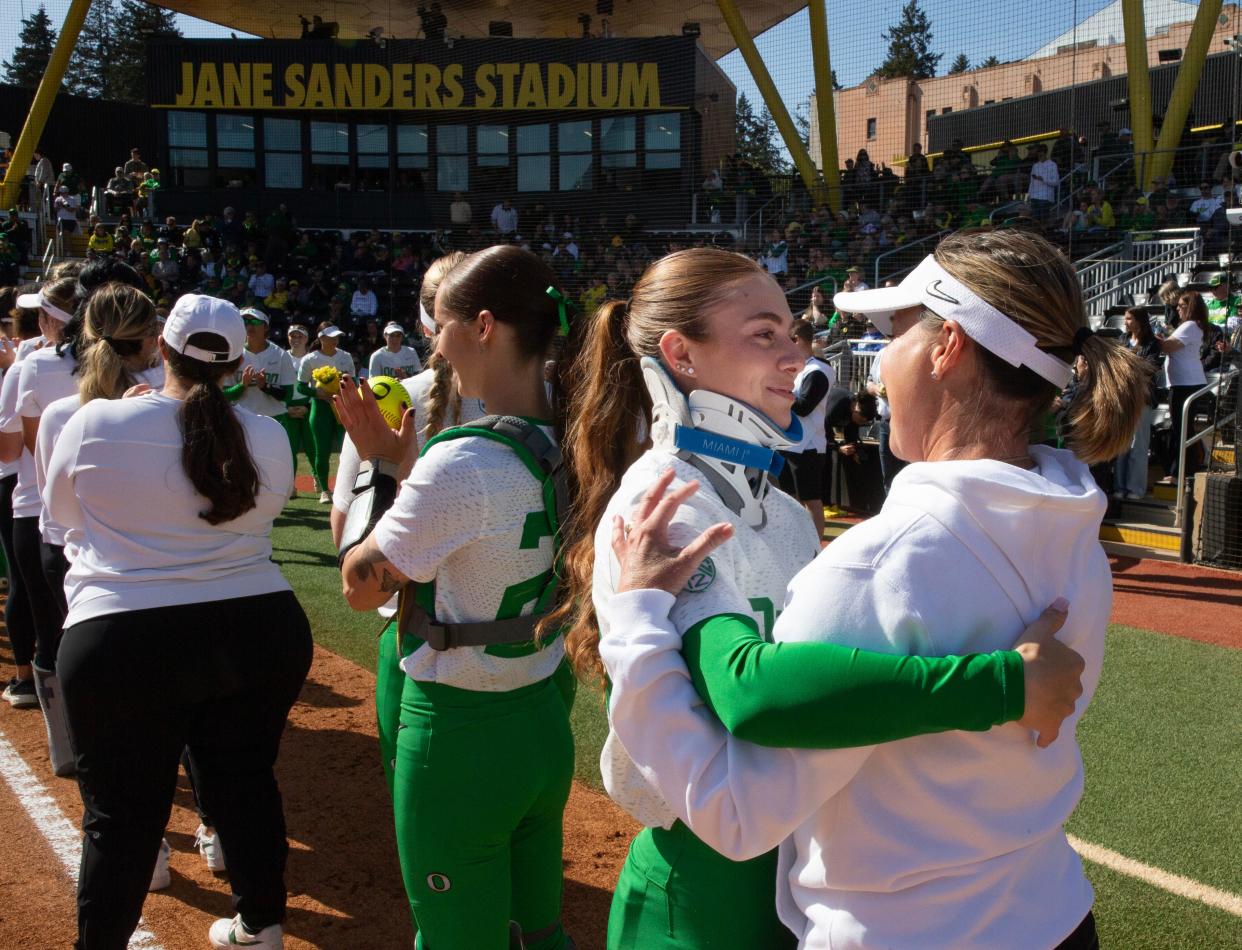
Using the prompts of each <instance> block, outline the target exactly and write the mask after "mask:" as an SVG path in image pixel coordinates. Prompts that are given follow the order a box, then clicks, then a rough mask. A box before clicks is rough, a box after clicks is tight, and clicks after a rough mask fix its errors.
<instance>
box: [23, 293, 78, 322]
mask: <svg viewBox="0 0 1242 950" xmlns="http://www.w3.org/2000/svg"><path fill="white" fill-rule="evenodd" d="M17 306H19V307H21V308H22V309H23V310H42V311H43V312H44V313H46V314H47V315H48V316H49V317H52V318H54V319H56V320H59V321H60V322H61V323H68V322H69V321H70V320H72V319H73V314H71V313H65V311H63V310H61V309H60V307H58V306H56V304H54V303H52V302H51V301H50V300H48V299H47V298H46V297H44V296H43V291H41V290H40V291H39V292H38V293H33V294H22V295H21V296H19V297H18V298H17Z"/></svg>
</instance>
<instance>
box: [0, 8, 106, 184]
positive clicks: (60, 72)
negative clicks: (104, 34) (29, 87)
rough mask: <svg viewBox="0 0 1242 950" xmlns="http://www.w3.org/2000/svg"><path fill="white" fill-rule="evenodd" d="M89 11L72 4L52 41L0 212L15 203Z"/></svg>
mask: <svg viewBox="0 0 1242 950" xmlns="http://www.w3.org/2000/svg"><path fill="white" fill-rule="evenodd" d="M90 8H91V0H73V2H72V3H71V4H70V5H69V12H68V13H66V14H65V24H64V26H62V27H61V28H60V35H59V36H57V37H56V46H55V47H53V49H52V55H51V57H50V58H49V59H48V61H47V69H45V70H44V71H43V79H41V80H40V81H39V88H38V90H37V91H36V92H35V95H34V100H33V101H32V102H31V103H30V112H28V113H27V114H26V124H25V125H23V126H22V134H21V135H19V136H18V137H17V146H16V147H15V148H14V149H13V159H12V161H10V162H9V169H8V171H7V172H5V175H4V185H3V186H2V187H0V208H8V207H10V206H12V205H13V204H14V203H15V199H16V198H17V191H18V189H19V188H21V186H22V179H24V178H25V177H26V169H28V168H29V167H30V159H31V158H32V157H33V156H34V150H35V147H36V146H37V145H38V144H39V138H40V137H41V136H42V135H43V127H44V126H45V125H46V124H47V117H48V114H49V113H50V112H51V111H52V103H53V102H55V101H56V93H58V92H59V91H60V84H61V81H62V80H63V79H64V78H65V70H66V69H67V68H68V67H69V57H70V56H71V55H72V54H73V48H74V47H75V46H76V45H77V43H78V33H80V32H81V30H82V23H83V21H84V20H85V19H86V13H87V11H88V10H90Z"/></svg>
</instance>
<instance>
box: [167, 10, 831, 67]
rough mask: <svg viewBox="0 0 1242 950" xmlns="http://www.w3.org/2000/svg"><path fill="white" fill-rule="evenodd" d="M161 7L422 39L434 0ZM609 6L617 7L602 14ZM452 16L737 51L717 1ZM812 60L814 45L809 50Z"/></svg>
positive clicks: (282, 29)
mask: <svg viewBox="0 0 1242 950" xmlns="http://www.w3.org/2000/svg"><path fill="white" fill-rule="evenodd" d="M158 3H159V5H160V6H162V7H165V8H167V9H169V10H175V11H177V12H178V13H185V14H189V15H190V16H194V17H198V18H199V19H202V20H209V21H210V22H212V23H218V24H220V25H221V26H224V27H227V28H229V29H231V30H236V31H238V32H239V33H242V32H244V33H251V34H254V35H255V36H261V37H265V38H267V39H291V38H297V37H299V36H301V35H302V27H301V23H300V22H299V20H298V17H299V15H303V16H306V17H311V16H313V15H315V14H318V15H319V16H321V17H322V18H323V19H324V20H326V21H332V22H335V23H337V24H338V25H339V29H340V32H339V34H338V36H339V38H341V39H357V38H362V37H365V36H367V35H368V33H370V32H371V31H372V30H373V29H374V28H375V27H382V28H383V35H384V36H386V37H395V38H398V39H417V38H420V37H422V36H423V32H422V17H421V16H420V15H419V12H418V9H419V7H429V6H431V0H333V2H330V3H326V4H319V3H315V2H308V3H305V4H292V3H289V2H288V0H158ZM608 6H611V8H612V12H611V13H606V14H600V13H597V8H600V7H602V8H605V9H606V8H607V7H608ZM804 6H806V4H805V2H801V3H799V2H791V0H744V2H741V3H738V4H737V7H738V9H739V11H740V13H741V15H742V18H743V19H744V20H745V22H746V26H747V28H748V31H749V33H750V35H751V36H757V35H758V34H760V33H762V32H763V31H764V30H767V29H768V28H770V27H772V26H775V25H776V24H777V23H780V22H781V21H782V20H784V19H786V18H787V17H789V16H792V15H793V14H794V13H796V12H797V11H798V10H800V9H802V8H803V7H804ZM440 7H441V9H442V12H443V15H444V17H445V19H446V20H447V24H446V28H445V36H446V37H451V38H457V37H465V38H470V39H476V38H482V37H486V36H487V35H488V27H489V24H490V23H492V22H493V21H507V22H508V23H510V24H512V26H513V35H514V36H515V37H527V38H539V39H552V38H560V37H568V38H574V37H580V36H582V31H583V24H582V22H581V21H580V19H579V18H580V17H581V16H582V15H583V14H587V15H589V16H590V17H591V23H590V31H591V34H592V35H593V36H601V35H603V30H604V23H603V21H605V20H607V23H608V30H609V34H610V35H612V36H617V37H626V38H632V37H643V36H673V35H677V34H680V33H681V32H682V25H683V24H686V23H697V24H698V28H699V31H700V33H699V43H700V45H701V46H702V47H703V49H704V50H705V51H706V52H707V53H708V55H710V56H711V57H712V58H713V59H719V58H720V57H721V56H724V55H725V54H726V53H728V52H731V51H732V50H733V49H735V48H736V46H737V44H736V43H734V42H733V37H732V36H731V35H730V34H729V29H728V27H727V26H726V25H725V21H724V18H723V17H722V16H721V14H720V8H719V7H718V6H717V5H716V3H715V0H678V2H674V3H667V2H665V3H661V2H658V0H613V2H612V3H611V4H607V3H604V4H599V3H597V0H440ZM808 59H809V50H808Z"/></svg>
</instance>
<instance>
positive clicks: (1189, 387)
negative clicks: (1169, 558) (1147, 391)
mask: <svg viewBox="0 0 1242 950" xmlns="http://www.w3.org/2000/svg"><path fill="white" fill-rule="evenodd" d="M1177 316H1178V320H1179V322H1178V324H1177V328H1176V329H1175V330H1174V331H1173V333H1172V335H1171V336H1169V337H1168V338H1167V339H1166V338H1164V337H1160V336H1158V337H1156V339H1157V341H1158V342H1159V344H1160V349H1161V351H1162V352H1163V353H1164V354H1165V356H1166V357H1168V359H1167V361H1166V363H1165V376H1166V378H1167V382H1168V386H1169V422H1170V423H1171V426H1170V429H1169V442H1168V448H1167V449H1166V451H1165V457H1164V470H1165V472H1166V473H1167V477H1166V478H1165V479H1164V481H1165V482H1172V483H1174V484H1176V479H1177V476H1178V470H1177V469H1178V452H1179V449H1180V445H1181V438H1182V407H1183V406H1185V405H1186V400H1187V399H1188V398H1189V397H1190V395H1191V394H1192V393H1193V392H1194V391H1195V390H1196V389H1200V388H1201V387H1202V386H1203V385H1204V383H1206V382H1207V376H1206V375H1204V372H1203V363H1202V361H1201V359H1200V356H1199V348H1200V346H1201V345H1202V343H1203V340H1204V338H1205V337H1206V336H1207V335H1208V329H1209V327H1211V324H1210V323H1208V318H1207V306H1206V305H1205V304H1204V302H1203V297H1202V296H1201V295H1200V294H1199V293H1198V291H1194V290H1183V291H1181V293H1180V294H1179V295H1178V298H1177Z"/></svg>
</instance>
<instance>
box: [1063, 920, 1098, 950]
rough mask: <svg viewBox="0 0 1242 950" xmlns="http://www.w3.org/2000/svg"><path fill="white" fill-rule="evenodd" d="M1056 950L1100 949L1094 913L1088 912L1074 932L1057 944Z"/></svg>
mask: <svg viewBox="0 0 1242 950" xmlns="http://www.w3.org/2000/svg"><path fill="white" fill-rule="evenodd" d="M1056 950H1100V936H1099V934H1097V933H1096V932H1095V915H1094V914H1092V913H1088V914H1087V916H1086V917H1084V918H1083V919H1082V923H1081V924H1079V925H1078V926H1077V927H1075V928H1074V932H1073V933H1072V934H1070V935H1069V936H1068V937H1066V938H1065V939H1064V940H1062V941H1061V942H1060V943H1059V944H1057V947H1056Z"/></svg>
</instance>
